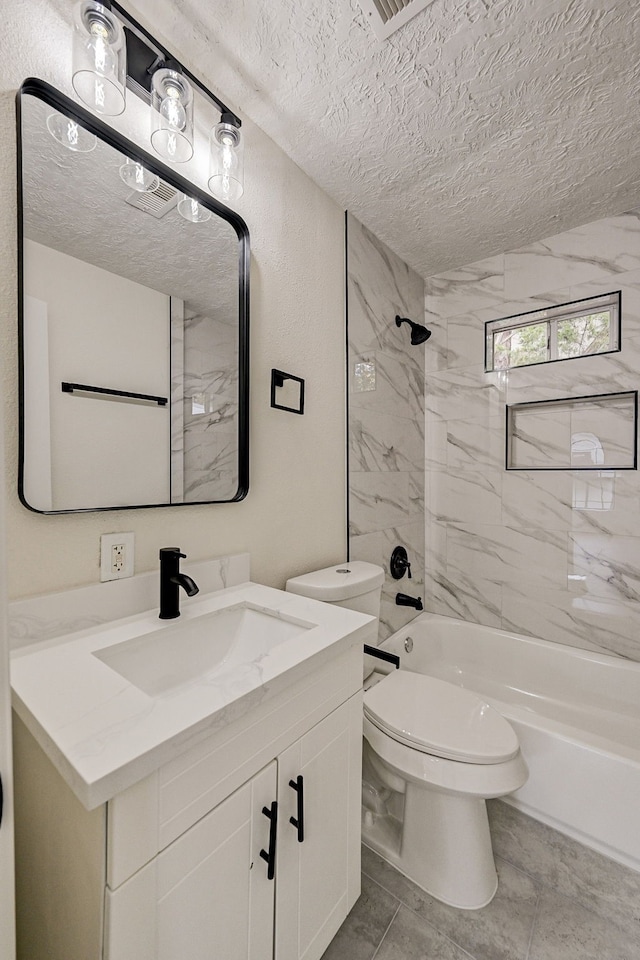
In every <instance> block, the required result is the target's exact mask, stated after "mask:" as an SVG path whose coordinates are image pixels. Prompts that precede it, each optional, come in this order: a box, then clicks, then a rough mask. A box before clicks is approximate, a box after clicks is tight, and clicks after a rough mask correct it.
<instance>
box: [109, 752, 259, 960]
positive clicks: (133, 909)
mask: <svg viewBox="0 0 640 960" xmlns="http://www.w3.org/2000/svg"><path fill="white" fill-rule="evenodd" d="M275 796H276V763H275V761H274V762H272V763H270V764H269V765H268V766H267V767H265V768H264V769H263V770H262V771H261V772H260V773H258V774H257V775H256V776H255V777H254V778H253V779H252V780H250V781H249V782H248V783H246V784H245V785H244V786H243V787H241V788H240V789H239V790H237V791H236V792H235V793H233V794H232V795H231V796H230V797H229V798H228V799H227V800H225V801H224V802H223V803H221V804H220V805H219V806H218V807H216V808H215V809H214V810H212V811H211V813H209V814H208V815H207V816H206V817H203V819H202V820H200V821H199V822H198V823H196V824H195V825H194V826H193V827H192V828H191V829H190V830H188V831H187V832H186V833H185V834H183V835H182V836H181V837H179V838H178V839H177V840H176V841H175V842H174V843H172V844H171V845H170V846H169V847H167V849H166V850H164V851H163V852H162V853H160V854H159V855H158V856H157V857H155V858H154V859H153V860H152V861H151V862H150V863H149V864H147V866H145V867H143V868H142V870H139V871H138V873H136V874H135V875H134V876H133V877H131V879H130V880H128V881H127V882H126V883H124V884H122V885H121V886H120V887H118V889H117V890H115V891H110V890H107V901H106V920H105V954H104V956H105V960H186V958H188V960H218V958H220V960H221V958H224V960H272V956H273V913H274V889H275V883H274V880H270V879H268V877H267V869H268V868H267V864H266V863H265V861H264V859H263V858H261V856H260V851H261V850H263V849H264V850H265V851H268V849H269V827H270V821H269V820H268V818H267V817H266V816H265V815H264V814H263V807H266V808H268V809H269V810H270V809H271V804H272V802H273V800H274V799H275Z"/></svg>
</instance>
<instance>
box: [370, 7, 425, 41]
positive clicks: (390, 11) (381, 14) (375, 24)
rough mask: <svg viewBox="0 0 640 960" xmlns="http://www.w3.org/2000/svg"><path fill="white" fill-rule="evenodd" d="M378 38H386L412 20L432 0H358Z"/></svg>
mask: <svg viewBox="0 0 640 960" xmlns="http://www.w3.org/2000/svg"><path fill="white" fill-rule="evenodd" d="M359 2H360V6H361V7H362V9H363V11H364V13H365V15H366V17H367V19H368V21H369V23H370V24H371V28H372V29H373V32H374V33H375V35H376V37H377V38H378V40H386V39H387V37H390V36H391V34H392V33H394V32H395V31H396V30H398V29H399V27H403V26H404V25H405V23H408V22H409V20H413V18H414V17H415V16H417V14H419V13H420V12H421V11H422V10H424V9H425V7H428V6H430V5H431V4H432V3H433V0H359Z"/></svg>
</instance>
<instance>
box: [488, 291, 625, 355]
mask: <svg viewBox="0 0 640 960" xmlns="http://www.w3.org/2000/svg"><path fill="white" fill-rule="evenodd" d="M616 350H620V291H617V292H616V293H607V294H604V295H603V296H599V297H589V299H587V300H575V301H573V302H572V303H562V304H560V305H559V306H557V307H549V308H547V309H546V310H535V311H532V312H530V313H522V314H519V315H517V316H514V317H504V318H503V319H501V320H489V321H488V323H486V324H485V370H486V371H487V372H489V371H491V370H509V369H511V368H512V367H528V366H531V365H533V364H536V363H551V362H553V361H556V360H571V359H574V358H575V357H588V356H592V355H593V354H598V353H613V352H614V351H616Z"/></svg>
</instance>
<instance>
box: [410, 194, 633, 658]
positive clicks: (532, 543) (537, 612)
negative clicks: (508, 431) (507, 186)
mask: <svg viewBox="0 0 640 960" xmlns="http://www.w3.org/2000/svg"><path fill="white" fill-rule="evenodd" d="M425 290H426V297H425V300H426V314H427V323H428V324H429V326H431V327H433V329H434V335H433V337H432V339H431V340H430V341H429V344H428V346H430V347H431V344H433V346H432V347H431V349H429V350H428V351H427V354H426V357H427V368H428V372H427V375H426V378H427V379H426V468H427V469H426V486H427V490H428V494H427V506H428V509H427V523H426V543H427V557H426V566H427V587H426V593H427V604H428V608H429V609H430V610H432V611H434V612H436V613H443V614H447V615H449V616H458V617H463V618H465V619H469V620H472V621H474V622H477V623H485V624H488V625H492V626H498V627H503V628H505V629H513V630H516V631H518V632H519V633H525V634H529V635H533V636H538V637H542V638H544V639H546V640H554V641H560V642H563V643H569V644H573V645H575V646H578V647H583V648H587V649H595V650H606V651H609V652H614V653H618V654H620V655H622V656H626V657H630V658H632V659H634V660H640V603H639V602H638V601H639V600H640V477H639V475H638V472H637V471H629V472H624V471H609V470H607V471H603V472H602V473H599V472H597V471H596V472H595V473H590V474H585V473H579V472H572V471H570V470H564V471H558V472H547V471H542V472H535V473H534V472H526V471H525V472H508V473H507V472H505V469H504V460H505V436H504V432H505V403H517V402H522V401H529V400H543V399H553V398H562V397H576V396H583V395H587V394H602V393H610V392H616V391H623V390H637V389H638V383H639V380H640V214H639V213H638V212H631V213H628V214H625V215H622V216H619V217H611V218H609V219H606V220H600V221H597V222H595V223H590V224H587V225H586V226H584V227H581V228H579V229H575V230H570V231H567V232H566V233H561V234H559V235H557V236H554V237H551V238H549V239H548V240H545V241H542V242H540V243H534V244H531V245H530V246H526V247H521V248H519V249H516V250H512V251H510V252H509V253H506V254H504V255H501V256H497V257H492V258H490V259H488V260H484V261H481V262H477V263H473V264H469V265H468V266H466V267H462V268H460V269H459V270H455V271H451V272H449V273H445V274H441V275H440V276H435V277H431V278H430V279H429V280H427V281H426V286H425ZM613 290H620V291H622V346H623V349H622V351H621V352H620V353H613V354H610V355H608V356H600V357H598V356H593V357H584V358H581V359H574V360H567V361H564V362H561V363H552V364H543V365H538V366H533V367H528V368H521V369H513V370H509V371H503V372H501V373H491V374H486V373H484V323H485V322H486V321H487V320H494V319H498V318H501V317H506V316H511V315H513V314H517V313H521V312H525V311H527V310H536V309H540V308H543V307H545V306H551V305H553V304H558V303H566V302H569V301H572V300H576V299H581V298H584V297H593V296H597V295H598V294H601V293H607V292H610V291H613ZM601 439H602V441H603V444H605V446H606V440H607V438H606V437H605V436H603V437H601ZM538 440H539V443H540V449H541V450H543V451H544V449H545V445H549V444H552V441H553V437H551V436H549V437H545V436H540V437H539V438H538ZM587 478H588V479H587ZM585 483H588V484H589V485H590V487H591V489H592V490H593V492H594V494H597V493H598V492H599V493H600V496H599V497H598V496H595V495H594V496H592V497H585V496H584V492H585ZM598 500H599V503H598ZM585 503H586V504H589V506H588V507H585ZM597 507H599V509H598V508H597Z"/></svg>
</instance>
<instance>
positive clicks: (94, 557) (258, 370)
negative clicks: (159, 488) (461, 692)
mask: <svg viewBox="0 0 640 960" xmlns="http://www.w3.org/2000/svg"><path fill="white" fill-rule="evenodd" d="M160 7H161V5H160V4H158V6H157V9H156V10H154V17H155V29H156V32H157V33H158V34H159V35H160V34H161V33H162V30H163V28H164V30H165V32H166V33H167V34H169V33H170V34H171V41H169V40H166V38H165V42H166V43H167V44H168V45H169V46H171V45H173V44H179V45H180V46H181V47H183V48H184V49H183V51H182V52H183V54H184V57H185V62H186V63H187V65H188V66H189V67H190V68H191V69H192V70H193V71H194V73H196V74H199V75H201V76H202V77H203V78H205V79H207V77H208V78H209V80H210V82H211V83H212V85H213V81H214V80H215V77H214V76H213V75H212V74H213V72H214V71H215V69H216V64H215V61H213V60H211V59H210V58H208V57H206V56H205V55H204V54H203V52H202V49H201V48H200V50H199V53H198V55H197V56H195V57H190V56H189V50H191V49H194V44H195V41H194V40H193V35H192V29H191V27H190V25H189V23H188V22H187V21H183V23H182V35H180V30H179V29H173V27H172V26H170V25H169V21H168V20H167V18H166V16H164V17H163V11H162V9H161V8H160ZM72 10H73V4H72V3H71V2H67V0H35V2H33V3H25V2H20V0H15V2H12V3H11V4H9V5H8V7H7V9H6V10H3V15H4V20H3V38H4V43H3V57H2V66H1V67H0V70H1V75H0V171H1V172H0V223H1V224H2V227H1V231H2V232H1V235H0V364H1V371H2V381H3V397H4V406H5V418H6V447H7V491H6V517H7V528H8V530H7V535H8V544H9V563H8V566H9V591H10V596H12V597H20V596H27V595H32V594H36V593H40V592H44V591H49V590H55V589H64V588H66V587H71V586H74V585H76V584H83V583H92V582H95V581H97V580H98V579H99V571H98V555H99V538H100V534H101V533H104V532H108V531H118V530H134V531H135V534H136V569H137V571H144V570H153V569H155V568H156V567H157V563H158V560H157V550H158V547H160V546H162V545H164V544H166V543H172V542H175V543H178V544H179V545H180V546H181V547H182V548H183V549H184V552H185V553H187V554H189V556H190V558H192V559H198V558H203V557H208V556H220V555H223V554H229V553H236V552H239V551H250V552H251V555H252V561H253V564H252V570H253V575H254V577H255V578H256V579H258V580H261V581H263V582H264V583H268V584H271V585H275V586H281V585H283V584H284V580H285V579H286V577H287V576H290V575H294V574H297V573H302V572H304V571H306V570H309V569H311V568H314V567H319V566H323V565H326V564H328V563H331V562H334V561H336V560H340V559H342V558H344V556H345V553H346V536H345V500H346V497H345V488H346V477H345V455H344V450H345V423H344V407H345V386H344V352H345V350H344V318H343V297H344V294H343V289H344V288H343V271H344V266H343V259H344V246H343V244H344V222H343V214H342V211H341V210H340V209H339V208H338V207H337V206H336V205H335V204H334V203H333V202H332V201H331V200H329V198H328V197H327V196H326V195H325V194H324V193H323V192H322V191H321V190H320V189H319V188H318V187H316V186H315V185H314V184H313V183H312V182H311V181H310V180H309V179H308V178H307V176H306V175H305V174H303V173H302V172H301V170H300V169H299V168H298V167H296V166H295V164H294V163H292V162H291V161H290V160H289V159H288V158H287V157H286V156H285V155H284V154H283V152H282V151H281V150H280V149H279V148H278V147H277V146H276V145H275V144H274V143H273V142H272V141H271V140H270V139H269V138H268V137H267V136H265V135H264V134H263V133H262V131H261V130H259V129H258V128H257V127H255V126H253V125H252V124H251V123H246V124H245V125H244V126H243V132H244V133H245V136H246V139H247V145H246V154H245V163H246V196H245V198H243V203H242V206H241V207H240V205H238V209H239V211H240V212H241V213H242V215H243V216H244V218H245V219H246V221H247V223H248V225H249V229H250V231H251V234H252V256H253V259H252V276H251V291H252V318H251V320H252V339H251V346H252V369H251V375H252V400H251V430H252V442H251V479H252V487H251V491H250V493H249V497H248V499H247V500H245V501H244V502H242V503H240V504H223V505H211V506H193V507H173V508H172V507H168V508H163V509H155V510H144V511H143V510H141V511H135V510H134V511H127V512H126V513H120V514H119V513H110V512H109V513H102V514H86V515H75V516H73V515H72V516H60V517H43V516H39V515H36V514H33V513H29V512H28V511H26V510H25V509H24V508H23V507H22V506H21V505H20V504H19V501H18V497H17V493H16V485H17V422H18V404H17V334H16V330H17V300H16V283H17V280H16V267H15V246H16V227H15V223H16V188H15V173H14V170H15V129H14V127H15V120H14V96H15V91H16V89H17V87H18V86H19V85H20V83H21V82H22V80H23V79H24V78H25V77H27V76H39V77H42V78H43V79H45V80H48V81H50V82H52V83H53V84H54V85H56V86H58V87H59V88H60V89H62V90H63V91H64V92H67V93H68V92H69V89H70V82H69V64H70V51H71V29H70V19H71V13H72ZM178 52H181V50H178ZM210 74H211V76H209V75H210ZM129 99H130V100H133V98H131V97H130V98H129ZM235 106H236V107H237V109H238V110H239V111H241V110H242V104H241V103H238V104H237V105H235ZM131 107H132V111H133V113H134V114H135V104H131ZM128 113H129V107H128V108H127V112H126V113H125V115H124V117H123V118H122V120H120V121H118V125H119V128H120V129H125V130H126V129H127V122H128V120H127V115H128ZM141 123H142V127H141V129H142V130H143V131H144V134H145V136H146V132H147V129H148V122H147V120H146V117H143V118H141ZM205 132H206V131H205ZM200 156H202V154H200ZM183 172H184V171H181V173H183ZM189 174H190V175H193V176H194V177H199V178H200V180H201V181H202V178H203V177H206V164H205V166H204V168H202V169H200V168H197V169H191V170H190V171H189ZM272 366H275V367H278V368H280V369H284V370H288V371H291V372H292V373H295V374H297V375H299V376H302V377H305V378H306V380H307V388H308V390H307V401H308V402H307V409H306V413H305V416H304V417H296V416H293V415H289V414H287V413H282V412H280V411H276V410H272V409H271V408H270V406H269V387H270V370H271V367H272ZM319 465H320V466H319Z"/></svg>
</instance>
